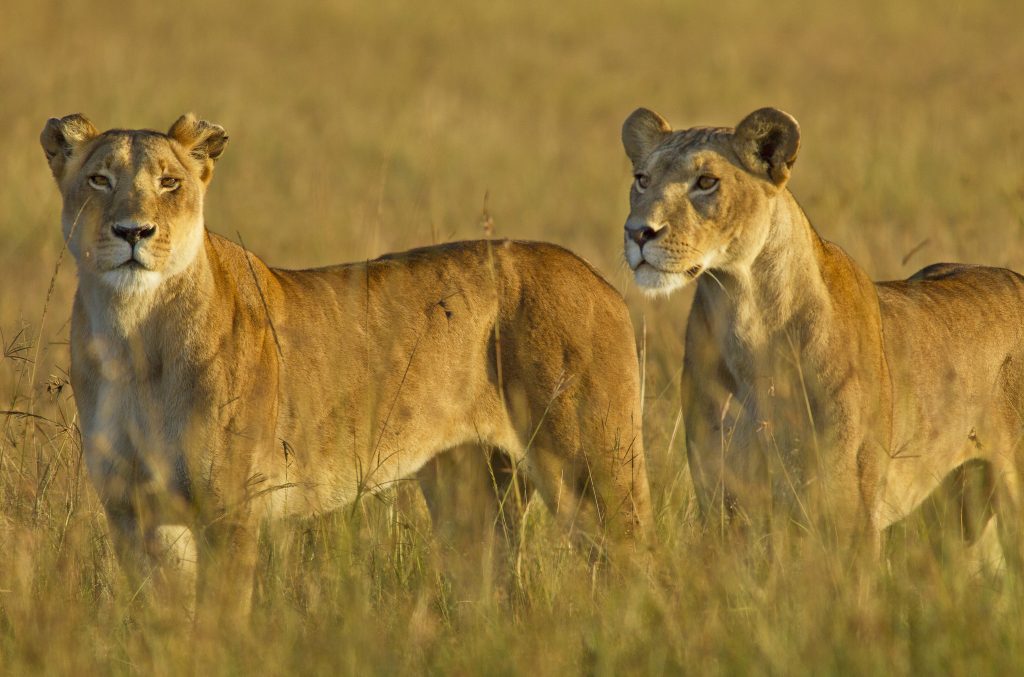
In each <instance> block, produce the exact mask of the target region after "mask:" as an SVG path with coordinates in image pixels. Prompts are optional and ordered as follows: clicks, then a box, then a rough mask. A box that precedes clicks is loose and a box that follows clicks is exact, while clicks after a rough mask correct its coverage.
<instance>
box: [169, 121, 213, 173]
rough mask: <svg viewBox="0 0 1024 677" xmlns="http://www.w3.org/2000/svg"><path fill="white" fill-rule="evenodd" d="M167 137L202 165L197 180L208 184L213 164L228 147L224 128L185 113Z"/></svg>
mask: <svg viewBox="0 0 1024 677" xmlns="http://www.w3.org/2000/svg"><path fill="white" fill-rule="evenodd" d="M167 136H169V137H171V138H172V139H174V140H175V141H177V142H178V143H180V144H181V145H182V146H184V148H185V150H187V151H188V153H189V155H191V156H192V157H194V158H195V159H196V160H199V161H200V162H201V163H202V165H203V169H202V171H201V172H200V175H199V178H200V179H201V180H202V181H203V183H209V182H210V179H211V178H212V177H213V163H214V162H216V161H217V159H218V158H219V157H220V156H221V154H222V153H223V152H224V149H225V148H226V147H227V145H228V134H227V132H226V131H224V128H223V127H221V126H220V125H215V124H213V123H212V122H207V121H206V120H200V119H199V118H197V117H196V116H195V115H193V114H192V113H185V114H184V115H182V116H181V117H180V118H178V119H177V121H176V122H175V123H174V124H173V125H171V128H170V130H168V132H167Z"/></svg>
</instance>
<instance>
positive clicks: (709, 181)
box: [697, 174, 718, 190]
mask: <svg viewBox="0 0 1024 677" xmlns="http://www.w3.org/2000/svg"><path fill="white" fill-rule="evenodd" d="M717 185H718V179H716V178H715V177H713V176H708V175H707V174H705V175H704V176H702V177H700V178H699V179H697V187H698V188H700V189H701V190H711V189H712V188H714V187H715V186H717Z"/></svg>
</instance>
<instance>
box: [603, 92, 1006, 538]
mask: <svg viewBox="0 0 1024 677" xmlns="http://www.w3.org/2000/svg"><path fill="white" fill-rule="evenodd" d="M670 130H671V128H670V127H669V125H668V124H667V123H665V122H664V120H662V119H661V118H660V116H658V115H657V114H656V113H653V112H651V111H647V110H644V109H640V110H638V111H636V112H635V113H633V114H632V115H631V116H630V117H629V119H627V120H626V123H625V125H624V128H623V142H624V145H625V147H626V152H627V154H628V155H629V157H630V158H631V159H632V161H633V164H634V170H635V172H636V174H637V175H638V177H639V178H638V180H637V182H636V183H635V184H634V187H633V190H632V192H631V198H630V204H631V211H630V215H629V218H628V220H627V222H626V240H625V242H626V258H627V260H628V262H629V264H630V266H631V267H632V268H633V269H634V271H635V275H636V278H637V281H638V282H639V283H640V284H641V285H642V286H644V287H645V288H647V289H648V290H649V291H654V292H667V291H671V290H672V289H675V288H678V287H680V286H682V285H684V284H687V283H688V282H690V281H691V280H693V279H694V278H696V280H697V288H696V296H695V300H694V303H693V307H692V309H691V312H690V317H689V320H688V324H687V329H686V357H685V364H684V370H683V384H682V395H683V408H684V413H685V422H686V436H687V450H688V454H689V460H690V468H691V472H692V476H693V480H694V483H695V485H696V489H697V494H698V497H699V501H700V505H701V507H702V512H703V514H704V515H705V516H706V517H707V519H708V521H709V522H710V523H712V524H714V525H716V526H717V525H720V524H724V523H726V522H728V521H733V520H734V518H736V517H737V516H738V515H742V516H745V517H747V518H750V519H755V520H763V519H766V518H767V516H768V515H773V514H774V515H776V516H780V515H781V516H783V517H784V518H785V519H787V520H790V519H793V520H797V521H799V522H802V523H804V524H806V525H808V526H810V527H811V528H817V527H818V526H821V524H820V523H821V522H825V523H826V524H825V526H827V527H830V528H833V529H835V530H836V531H837V532H838V533H837V534H836V535H837V537H844V538H850V537H853V536H855V535H856V534H860V535H862V536H863V535H867V536H868V537H869V538H868V540H867V541H865V540H864V539H854V540H853V541H852V542H854V543H860V544H864V543H865V542H867V543H868V544H869V545H870V546H871V547H870V549H872V550H873V549H874V548H875V546H876V542H877V535H878V533H879V532H880V530H881V529H883V528H885V527H886V526H888V525H890V524H892V523H893V522H894V521H896V520H899V519H901V518H902V517H904V516H905V515H907V514H908V513H909V512H910V511H911V510H913V509H914V508H915V507H916V506H918V505H919V504H920V503H921V502H922V501H923V500H924V499H925V498H926V497H927V496H928V495H929V494H930V493H931V492H932V491H933V490H934V489H935V488H936V487H938V486H939V485H940V483H941V482H943V480H944V478H946V477H947V476H949V475H950V473H951V472H954V471H957V472H962V471H963V470H964V468H966V467H967V466H965V464H967V463H968V462H971V463H976V462H979V461H980V462H981V463H982V464H983V465H984V467H985V468H987V472H988V478H987V484H988V485H989V486H990V487H991V488H992V490H994V491H995V494H996V499H995V503H994V505H995V509H996V511H997V512H998V515H999V529H1000V532H1001V534H1002V538H1001V541H1002V544H1003V547H1004V550H1005V551H1007V554H1008V555H1012V556H1014V557H1018V556H1019V550H1020V547H1019V538H1020V533H1021V532H1020V520H1019V508H1020V500H1021V497H1020V490H1021V486H1020V483H1021V475H1020V472H1019V470H1020V463H1021V460H1022V457H1021V453H1020V442H1019V440H1020V438H1021V433H1022V431H1024V426H1022V404H1024V399H1022V395H1024V393H1022V388H1024V350H1022V343H1021V339H1022V337H1024V278H1021V276H1019V275H1017V274H1016V273H1014V272H1012V271H1009V270H1003V269H997V268H985V267H980V266H960V265H954V264H939V265H937V266H932V267H929V268H926V269H925V270H923V271H921V272H920V273H918V274H917V275H915V276H914V277H912V278H910V279H909V280H906V281H900V282H883V283H878V284H874V283H872V282H871V281H870V280H869V279H868V277H867V276H866V275H865V273H864V271H863V270H862V269H861V268H860V267H859V266H858V265H857V264H856V263H855V262H854V261H853V260H852V259H850V258H849V257H848V256H847V255H846V254H845V252H843V251H842V250H841V249H840V248H839V247H837V246H836V245H834V244H832V243H830V242H827V241H825V240H822V239H821V238H820V237H819V236H818V235H817V233H816V232H815V231H814V229H813V228H812V227H811V224H810V223H809V221H808V220H807V218H806V216H805V215H804V213H803V211H802V210H801V208H800V207H799V205H798V204H797V203H796V201H795V200H794V199H793V196H792V195H791V194H790V193H789V191H788V190H787V189H786V181H787V180H788V178H789V173H790V168H791V167H792V164H793V162H794V161H795V159H796V154H797V149H798V147H799V136H800V135H799V128H798V126H797V123H796V121H795V120H794V119H793V118H792V117H790V116H789V115H787V114H785V113H783V112H781V111H778V110H774V109H762V110H759V111H756V112H754V113H752V114H751V115H750V116H748V117H747V118H746V119H744V120H743V121H742V122H740V124H739V125H738V126H737V127H736V129H735V130H734V129H729V128H711V129H707V128H697V129H689V130H682V131H670ZM701 177H712V178H715V179H717V180H718V182H717V184H716V185H715V186H714V188H712V189H710V190H707V191H702V190H700V189H699V187H698V185H699V182H701ZM703 183H704V184H705V185H706V186H708V185H710V184H711V183H712V182H711V180H710V179H707V178H705V179H704V180H703ZM972 459H976V461H972ZM963 476H964V477H966V476H967V475H966V474H963ZM948 485H949V486H950V487H954V488H955V487H957V486H961V488H962V485H963V482H955V481H954V482H948ZM991 498H992V495H991V493H988V494H986V495H985V496H984V497H983V501H982V503H984V504H986V505H984V506H982V510H983V511H987V510H988V509H989V508H990V507H991V506H990V505H988V504H991V503H992V500H991ZM812 499H814V500H812ZM780 508H781V512H780ZM987 514H989V513H986V516H987ZM819 518H822V519H819ZM740 521H743V520H740ZM972 530H974V531H977V530H978V528H977V525H973V526H972ZM970 535H971V534H968V536H970Z"/></svg>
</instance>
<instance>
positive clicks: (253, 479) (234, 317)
mask: <svg viewBox="0 0 1024 677" xmlns="http://www.w3.org/2000/svg"><path fill="white" fill-rule="evenodd" d="M226 142H227V136H226V134H225V132H224V130H223V129H222V128H221V127H219V126H217V125H214V124H210V123H208V122H205V121H201V120H197V119H196V118H195V117H193V116H191V115H186V116H182V117H181V118H180V119H179V120H178V121H177V122H175V123H174V125H173V126H172V127H171V128H170V131H168V132H167V133H166V134H162V133H158V132H153V131H148V130H117V129H115V130H110V131H107V132H104V133H99V132H98V131H97V130H96V128H95V127H94V126H93V125H92V124H91V123H90V122H89V121H88V120H86V119H85V118H84V117H82V116H80V115H71V116H67V117H64V118H61V119H51V120H50V121H49V122H48V123H47V124H46V127H45V129H44V130H43V132H42V135H41V143H42V146H43V149H44V150H45V152H46V156H47V158H48V160H49V164H50V167H51V169H52V172H53V175H54V177H55V178H56V180H57V184H58V186H59V188H60V191H61V194H62V196H63V200H64V207H63V227H64V235H65V238H66V240H67V244H68V247H69V249H70V251H71V252H72V254H73V255H74V257H75V259H76V260H77V264H78V290H77V293H76V296H75V303H74V310H73V318H72V332H71V358H72V367H71V380H72V385H73V387H74V392H75V398H76V401H77V404H78V407H79V410H80V413H81V428H82V435H83V444H84V450H85V458H86V461H87V464H88V469H89V473H90V476H91V478H92V481H93V483H94V485H95V487H96V489H97V491H98V493H99V495H100V497H101V499H102V501H103V504H104V506H105V508H106V512H107V516H108V521H109V524H110V527H111V531H112V534H113V538H114V540H115V544H116V545H117V547H118V549H119V551H120V554H121V560H122V562H123V563H125V565H126V568H127V569H128V570H129V572H130V573H131V572H133V571H136V572H138V570H139V569H140V567H144V566H148V565H150V564H151V563H152V562H151V559H152V558H153V557H158V556H160V555H161V554H166V552H165V551H167V550H170V551H171V555H172V559H173V558H176V559H177V560H179V563H181V564H182V567H181V569H180V570H179V574H178V575H179V577H183V578H184V585H186V586H188V587H189V588H191V586H192V584H193V581H192V580H191V575H192V574H191V571H193V570H195V568H196V567H195V566H190V564H189V563H190V561H194V560H195V557H196V551H198V572H197V573H198V577H199V583H200V586H201V589H204V590H210V589H213V588H216V589H218V590H219V592H220V593H221V594H220V595H218V597H219V598H221V599H222V600H227V602H225V604H226V605H227V607H228V609H227V610H228V611H231V612H233V613H244V612H245V611H246V610H247V608H248V607H249V604H250V598H251V590H252V585H253V568H254V566H255V561H256V543H257V530H258V527H259V524H260V523H261V521H263V520H265V519H268V518H281V517H286V516H291V515H310V514H313V513H320V512H323V511H328V510H332V509H336V508H338V507H340V506H343V505H345V504H348V503H350V502H352V501H354V500H356V499H357V498H358V497H359V496H361V495H363V494H367V493H372V492H375V491H378V490H380V489H382V488H386V487H389V486H392V485H393V484H394V483H395V482H397V481H399V480H401V479H403V478H409V477H417V476H418V477H420V478H421V479H422V480H423V481H424V482H425V483H426V484H427V486H426V487H425V489H426V491H425V493H426V495H427V498H428V503H429V504H430V507H431V511H432V515H433V517H434V519H435V523H439V524H443V523H444V522H445V521H446V520H457V519H458V518H459V517H460V515H451V514H447V510H451V509H452V508H453V507H455V508H458V506H459V505H460V504H459V502H458V501H448V500H443V499H444V498H445V496H446V495H447V494H451V493H453V492H456V491H464V490H465V488H466V487H465V486H464V485H466V484H475V485H477V486H479V487H482V488H483V489H484V490H488V489H489V488H491V487H492V486H502V485H503V483H504V484H507V478H503V477H500V476H499V477H495V476H492V475H491V474H490V473H489V470H488V468H487V466H486V464H483V463H478V462H475V463H468V464H461V465H463V466H465V467H466V468H468V469H466V471H464V472H463V471H459V469H458V468H456V472H455V474H454V476H452V475H451V472H445V473H439V472H437V468H435V467H434V465H433V464H435V463H436V462H439V459H440V457H441V456H442V455H443V454H445V452H446V451H449V450H452V449H454V448H455V447H458V446H460V445H466V444H478V445H483V446H484V447H486V448H491V449H495V450H497V451H498V452H500V453H501V454H503V455H504V457H505V458H507V459H508V461H509V464H511V465H518V464H520V463H521V464H522V465H523V467H524V468H525V474H526V475H527V477H528V479H529V480H530V485H531V486H532V487H536V489H537V490H538V491H539V492H540V494H541V495H542V497H543V498H544V500H545V501H546V503H547V505H548V506H549V507H550V508H551V509H552V510H553V511H554V513H555V514H556V516H557V517H558V519H559V520H560V521H561V522H563V523H564V524H565V526H566V527H568V528H570V529H571V530H572V531H573V533H575V534H577V535H580V536H583V537H584V538H585V539H586V540H587V543H597V544H599V547H600V545H601V544H603V543H604V538H605V537H609V538H610V539H611V543H613V544H614V543H621V542H628V541H629V540H631V539H634V538H636V537H637V536H639V535H640V532H641V530H642V528H643V526H644V524H645V523H646V522H647V521H648V519H649V514H648V489H647V480H646V474H645V467H644V454H643V446H642V442H641V433H640V406H641V405H640V400H639V393H640V384H639V378H638V370H637V355H636V348H635V344H634V339H633V333H632V327H631V324H630V320H629V316H628V313H627V311H626V307H625V305H624V303H623V301H622V298H621V297H620V296H619V295H618V293H616V292H615V290H614V289H613V288H612V287H611V286H610V285H608V284H607V283H606V282H605V281H604V280H603V279H601V277H600V276H599V275H598V274H596V272H595V271H594V270H593V269H592V268H590V267H589V266H588V265H587V264H586V263H584V262H583V261H581V260H580V259H579V258H577V257H575V256H573V255H572V254H570V253H569V252H567V251H566V250H564V249H561V248H559V247H556V246H553V245H549V244H541V243H528V242H509V241H500V242H499V241H495V242H489V241H481V242H461V243H453V244H448V245H443V246H437V247H429V248H424V249H417V250H413V251H410V252H406V253H403V254H393V255H388V256H385V257H382V258H380V259H377V260H374V261H368V262H361V263H355V264H349V265H340V266H335V267H329V268H322V269H317V270H302V271H290V270H278V269H273V268H269V267H267V266H266V265H265V264H264V263H263V262H262V261H261V260H260V259H258V258H257V257H255V256H253V255H252V254H250V253H249V252H247V251H245V250H244V249H242V248H241V247H239V246H237V245H235V244H233V243H232V242H230V241H228V240H226V239H224V238H221V237H219V236H217V235H214V234H212V233H210V232H208V231H207V230H206V228H205V225H204V218H203V198H204V195H205V192H206V189H207V186H208V184H209V182H210V179H211V176H212V173H213V167H214V163H215V161H216V160H217V159H218V158H219V157H220V156H221V153H222V152H223V151H224V148H225V145H226ZM482 453H484V452H483V451H480V452H477V455H478V456H479V455H480V454H482ZM463 456H464V454H463ZM453 458H455V459H456V460H457V459H458V458H461V456H458V455H456V456H453ZM457 465H459V464H457ZM490 495H491V497H492V498H493V499H494V505H492V507H491V510H492V512H491V514H496V513H497V511H498V510H499V509H500V508H498V506H497V503H498V501H499V500H500V501H504V499H505V498H506V497H505V496H496V495H495V492H494V490H493V489H490ZM446 506H448V508H447V510H446ZM136 575H138V576H139V577H140V579H142V578H145V576H146V573H145V571H141V572H138V573H137V574H136Z"/></svg>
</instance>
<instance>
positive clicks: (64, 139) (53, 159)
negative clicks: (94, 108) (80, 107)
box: [39, 113, 99, 181]
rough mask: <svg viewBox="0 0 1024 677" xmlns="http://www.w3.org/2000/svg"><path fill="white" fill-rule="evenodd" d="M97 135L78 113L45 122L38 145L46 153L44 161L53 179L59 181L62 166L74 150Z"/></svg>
mask: <svg viewBox="0 0 1024 677" xmlns="http://www.w3.org/2000/svg"><path fill="white" fill-rule="evenodd" d="M97 135H99V132H98V131H97V130H96V127H94V126H93V124H92V123H91V122H89V120H88V119H87V118H86V117H85V116H84V115H81V114H79V113H75V114H74V115H66V116H64V117H62V118H60V119H58V118H50V119H49V120H47V121H46V126H45V127H43V131H42V132H41V133H40V134H39V143H40V144H41V145H42V146H43V152H44V153H46V161H47V162H49V163H50V171H52V172H53V177H54V178H55V179H57V180H58V181H59V180H60V178H61V176H62V175H63V174H64V166H65V165H66V164H67V161H68V158H70V157H71V155H72V154H73V153H74V152H75V148H76V147H78V146H79V145H81V144H82V143H85V142H86V141H88V140H89V139H92V138H93V137H95V136H97Z"/></svg>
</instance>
